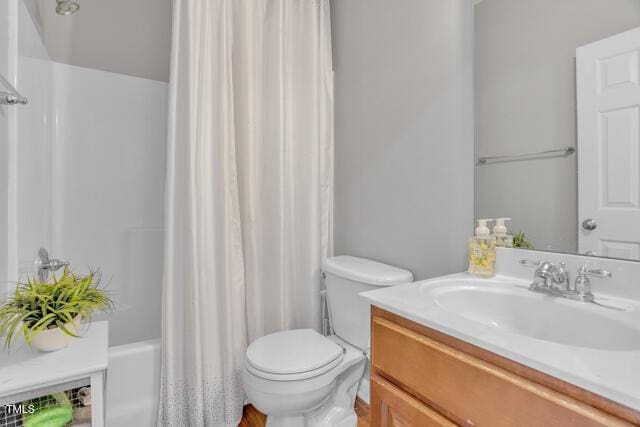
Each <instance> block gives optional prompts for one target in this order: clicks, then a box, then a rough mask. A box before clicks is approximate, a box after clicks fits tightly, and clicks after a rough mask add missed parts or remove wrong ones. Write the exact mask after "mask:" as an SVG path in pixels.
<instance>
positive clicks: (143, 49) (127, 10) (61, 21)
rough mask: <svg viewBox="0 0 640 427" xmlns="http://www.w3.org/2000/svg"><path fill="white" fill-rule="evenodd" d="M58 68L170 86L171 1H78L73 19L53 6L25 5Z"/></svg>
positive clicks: (30, 1) (47, 2)
mask: <svg viewBox="0 0 640 427" xmlns="http://www.w3.org/2000/svg"><path fill="white" fill-rule="evenodd" d="M23 1H24V3H25V5H26V6H27V9H28V10H29V13H30V14H31V16H32V18H33V21H34V23H35V24H36V27H37V28H38V31H39V32H40V35H41V37H42V39H43V41H44V44H45V46H46V47H47V50H48V52H49V56H50V58H51V59H52V60H54V61H56V62H62V63H65V64H71V65H77V66H81V67H87V68H95V69H99V70H104V71H111V72H115V73H121V74H128V75H132V76H137V77H144V78H147V79H153V80H160V81H168V80H169V58H170V51H171V13H172V0H75V1H77V2H78V4H80V10H79V11H78V12H77V13H75V14H74V15H71V16H60V15H57V14H56V12H55V7H56V2H55V0H23Z"/></svg>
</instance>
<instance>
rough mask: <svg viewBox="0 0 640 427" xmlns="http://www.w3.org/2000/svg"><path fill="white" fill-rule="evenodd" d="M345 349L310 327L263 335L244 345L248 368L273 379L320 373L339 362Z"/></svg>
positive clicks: (309, 376) (256, 374)
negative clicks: (246, 345)
mask: <svg viewBox="0 0 640 427" xmlns="http://www.w3.org/2000/svg"><path fill="white" fill-rule="evenodd" d="M344 353H345V349H344V348H343V347H341V346H339V345H338V344H336V343H335V342H333V341H332V340H330V339H328V338H326V337H324V336H322V335H320V334H319V333H318V332H316V331H314V330H313V329H294V330H289V331H283V332H276V333H274V334H270V335H266V336H264V337H262V338H259V339H257V340H256V341H254V342H253V343H252V344H251V345H249V347H248V348H247V364H246V367H247V370H248V371H250V372H251V373H252V374H254V375H255V376H257V377H260V378H263V379H268V380H273V381H298V380H304V379H309V378H313V377H317V376H320V375H322V374H324V373H326V372H328V371H330V370H331V369H333V368H334V367H336V366H337V365H339V364H340V362H341V361H342V358H343V357H344Z"/></svg>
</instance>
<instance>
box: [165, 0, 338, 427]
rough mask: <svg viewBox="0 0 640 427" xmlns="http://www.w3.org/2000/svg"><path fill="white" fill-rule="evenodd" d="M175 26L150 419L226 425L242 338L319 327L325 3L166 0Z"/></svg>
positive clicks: (328, 161) (326, 231)
mask: <svg viewBox="0 0 640 427" xmlns="http://www.w3.org/2000/svg"><path fill="white" fill-rule="evenodd" d="M173 20H174V23H173V46H172V60H171V83H170V108H169V133H168V164H167V205H166V216H167V219H166V242H165V260H164V292H163V333H162V335H163V342H162V348H163V350H162V379H161V407H160V414H159V420H158V424H159V425H163V426H178V425H180V426H227V425H230V426H231V425H236V424H237V423H238V421H239V419H240V416H241V411H242V404H243V399H244V392H243V390H242V383H241V371H242V366H243V363H244V355H245V349H246V346H247V344H248V343H250V342H251V341H252V340H253V339H255V338H257V337H259V336H262V335H264V334H266V333H269V332H274V331H278V330H283V329H289V328H298V327H310V328H316V329H317V328H318V327H319V324H320V317H321V314H320V308H319V307H320V304H319V301H320V297H319V291H320V271H319V270H320V263H321V260H322V259H323V258H324V257H326V256H328V255H329V252H330V248H331V235H330V234H331V233H330V230H331V224H330V221H331V220H330V216H331V215H330V213H331V200H332V176H333V170H332V159H333V136H332V129H333V123H332V116H333V107H332V106H333V99H332V97H333V76H332V66H331V40H330V27H329V0H175V1H174V14H173Z"/></svg>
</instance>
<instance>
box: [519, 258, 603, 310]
mask: <svg viewBox="0 0 640 427" xmlns="http://www.w3.org/2000/svg"><path fill="white" fill-rule="evenodd" d="M520 264H522V265H526V266H527V267H535V268H536V270H535V272H534V273H533V282H532V283H531V285H530V286H529V290H531V291H533V292H540V293H544V294H548V295H553V296H559V297H563V298H569V299H574V300H577V301H584V302H593V301H594V299H595V297H594V295H593V293H591V280H590V279H589V276H594V277H599V278H603V279H604V278H610V277H611V273H609V272H608V271H606V270H589V269H588V268H587V267H586V266H582V267H580V268H579V269H578V276H577V277H576V280H575V282H574V284H573V286H572V285H571V281H570V280H569V272H568V271H567V269H566V264H565V263H564V262H560V263H559V264H558V265H555V264H553V263H550V262H548V261H530V260H527V259H523V260H520Z"/></svg>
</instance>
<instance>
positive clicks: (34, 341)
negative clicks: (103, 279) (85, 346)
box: [0, 267, 113, 351]
mask: <svg viewBox="0 0 640 427" xmlns="http://www.w3.org/2000/svg"><path fill="white" fill-rule="evenodd" d="M99 282H100V280H99V274H98V273H97V272H91V273H89V274H88V275H86V276H79V275H76V274H75V273H73V272H72V271H71V270H70V269H69V268H68V267H66V268H65V269H64V272H63V273H62V275H61V276H59V277H56V276H55V275H54V276H53V279H52V280H51V281H48V282H40V281H39V280H37V279H28V280H27V281H26V283H18V285H17V287H16V290H15V293H14V294H13V296H11V297H10V298H9V299H7V300H6V301H5V302H4V303H2V305H0V336H4V340H5V342H4V344H5V348H6V349H8V348H9V347H10V345H11V343H12V342H13V341H14V339H15V338H16V337H17V336H19V335H22V336H24V340H25V341H26V342H27V343H28V344H29V345H33V346H34V347H36V348H37V349H38V350H40V351H55V350H60V349H62V348H64V347H67V346H68V345H69V344H70V343H71V342H72V341H73V340H74V339H76V338H78V337H79V329H80V323H81V322H82V321H90V320H91V317H92V316H93V314H94V313H96V312H99V311H106V310H109V309H111V308H112V307H113V302H112V301H111V299H110V298H109V297H108V295H107V292H106V291H105V289H103V288H101V287H100V285H99Z"/></svg>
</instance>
